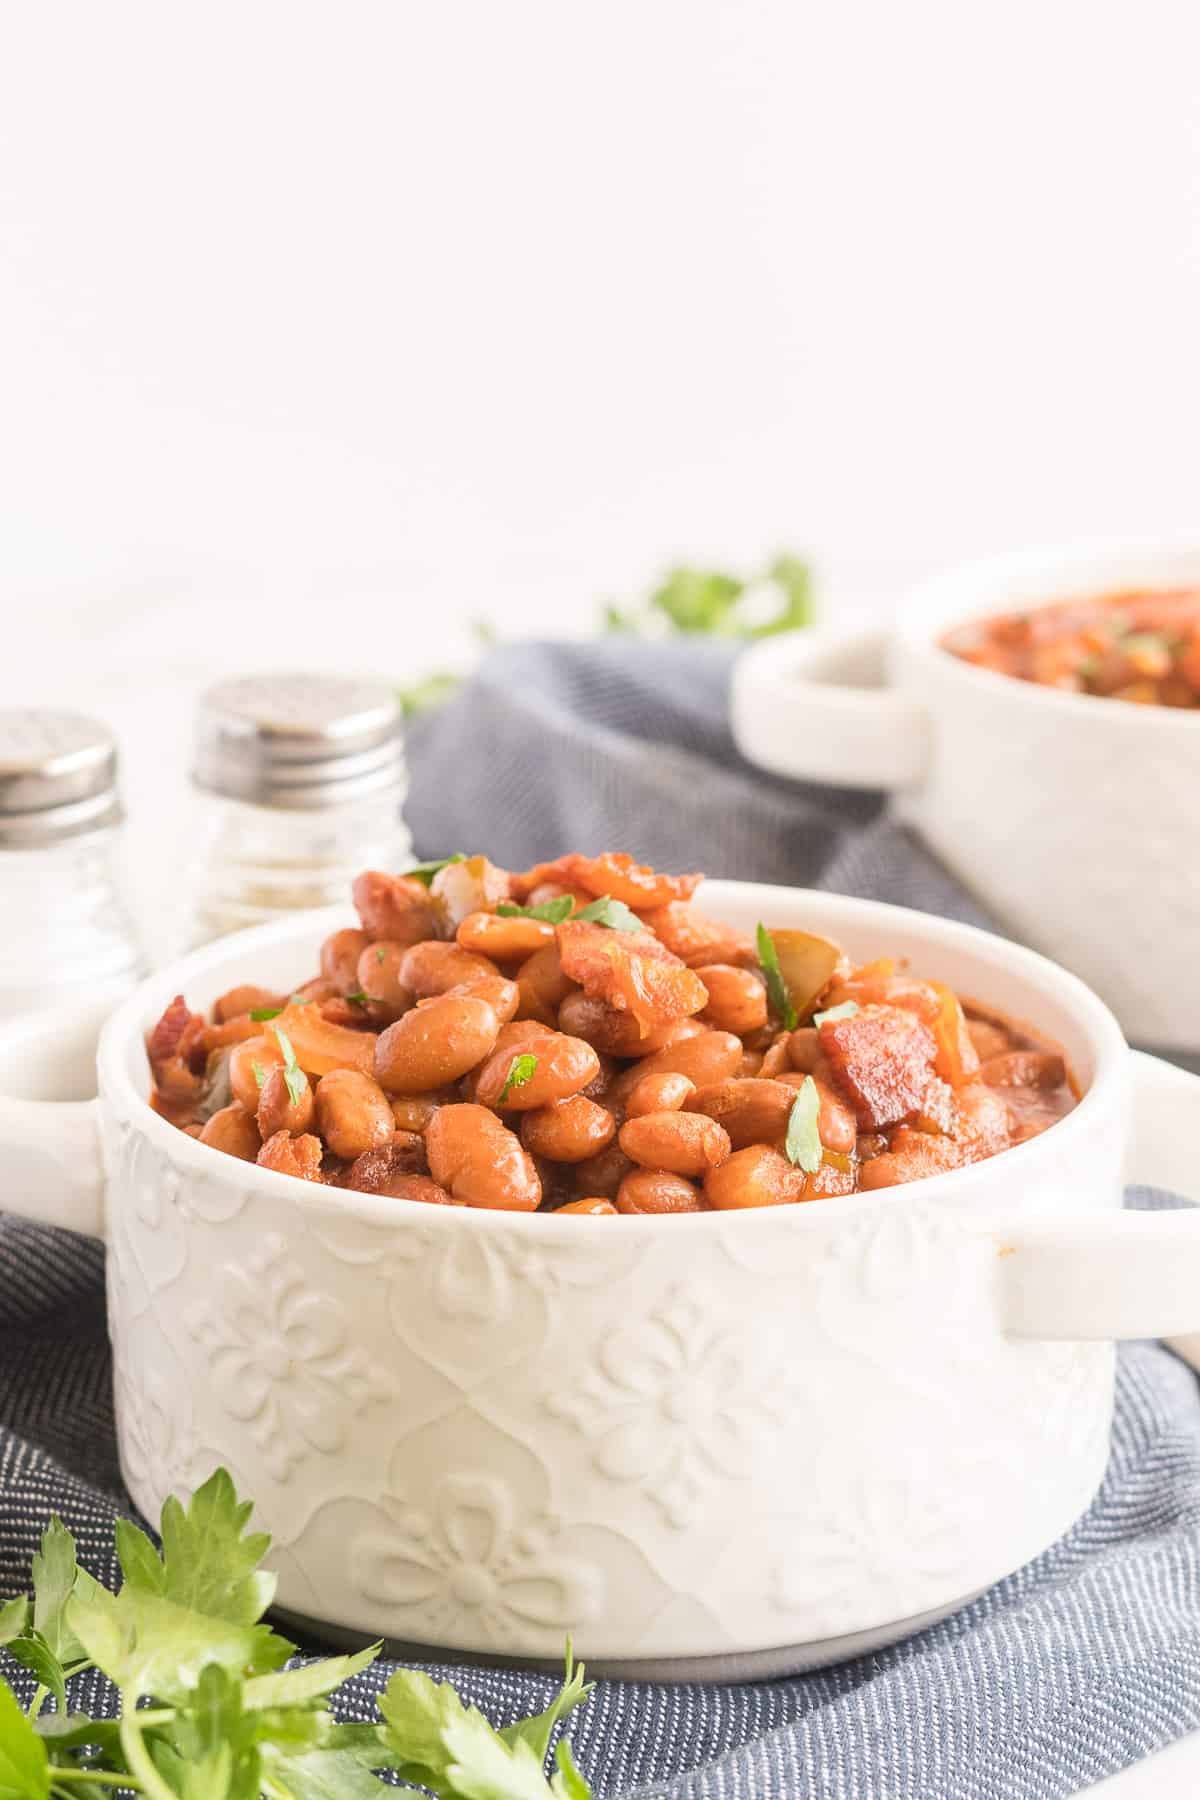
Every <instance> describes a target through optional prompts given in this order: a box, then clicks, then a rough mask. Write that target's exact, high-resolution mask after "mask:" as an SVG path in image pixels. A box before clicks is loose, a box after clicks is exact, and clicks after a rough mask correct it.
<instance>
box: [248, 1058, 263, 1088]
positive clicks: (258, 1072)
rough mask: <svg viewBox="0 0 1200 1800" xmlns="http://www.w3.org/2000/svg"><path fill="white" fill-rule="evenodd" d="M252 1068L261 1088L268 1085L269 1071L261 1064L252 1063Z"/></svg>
mask: <svg viewBox="0 0 1200 1800" xmlns="http://www.w3.org/2000/svg"><path fill="white" fill-rule="evenodd" d="M250 1067H251V1068H252V1069H253V1070H254V1079H255V1081H257V1083H258V1085H259V1087H265V1086H266V1085H267V1071H266V1070H265V1069H264V1068H263V1066H262V1064H261V1063H260V1062H252V1063H251V1064H250Z"/></svg>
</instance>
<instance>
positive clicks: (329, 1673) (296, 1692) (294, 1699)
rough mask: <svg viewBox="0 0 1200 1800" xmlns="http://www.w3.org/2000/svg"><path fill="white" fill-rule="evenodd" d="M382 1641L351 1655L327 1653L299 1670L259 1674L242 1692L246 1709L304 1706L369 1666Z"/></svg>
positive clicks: (259, 1709) (251, 1710)
mask: <svg viewBox="0 0 1200 1800" xmlns="http://www.w3.org/2000/svg"><path fill="white" fill-rule="evenodd" d="M382 1649H383V1645H382V1643H377V1644H370V1645H368V1647H367V1648H366V1649H365V1650H357V1651H355V1652H354V1654H353V1655H352V1656H325V1657H322V1658H321V1659H320V1660H319V1661H316V1662H310V1663H304V1664H302V1665H301V1667H300V1668H297V1669H280V1670H278V1671H277V1672H276V1673H275V1674H273V1675H256V1676H255V1677H254V1679H253V1680H252V1681H248V1682H247V1683H246V1685H245V1688H244V1690H243V1692H242V1705H243V1706H244V1707H245V1709H246V1711H247V1712H261V1711H262V1710H263V1708H264V1707H271V1706H305V1705H307V1704H308V1703H309V1702H310V1701H313V1700H319V1699H321V1698H323V1696H324V1695H326V1694H331V1693H332V1692H333V1690H334V1688H337V1687H341V1685H342V1683H343V1681H349V1679H350V1677H351V1676H352V1675H358V1674H361V1672H362V1670H363V1669H369V1668H370V1666H371V1664H372V1663H373V1662H374V1661H375V1659H376V1657H377V1656H378V1655H379V1652H380V1651H381V1650H382Z"/></svg>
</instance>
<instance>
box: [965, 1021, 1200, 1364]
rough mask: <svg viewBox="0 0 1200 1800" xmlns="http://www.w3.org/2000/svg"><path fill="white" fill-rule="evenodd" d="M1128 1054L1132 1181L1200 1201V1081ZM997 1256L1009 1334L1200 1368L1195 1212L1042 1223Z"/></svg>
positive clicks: (1011, 1234) (1012, 1238)
mask: <svg viewBox="0 0 1200 1800" xmlns="http://www.w3.org/2000/svg"><path fill="white" fill-rule="evenodd" d="M1131 1055H1132V1058H1133V1094H1134V1119H1133V1126H1134V1130H1133V1149H1132V1153H1131V1156H1130V1164H1129V1169H1128V1171H1127V1173H1128V1178H1129V1180H1130V1181H1133V1182H1136V1183H1137V1184H1138V1185H1140V1186H1145V1187H1157V1188H1165V1189H1169V1190H1170V1191H1171V1192H1173V1193H1176V1194H1178V1195H1179V1196H1180V1197H1181V1198H1182V1199H1185V1200H1195V1201H1197V1202H1200V1079H1198V1078H1197V1077H1196V1076H1195V1075H1188V1074H1186V1073H1185V1072H1184V1070H1182V1069H1177V1068H1175V1067H1174V1066H1173V1065H1172V1064H1171V1063H1166V1062H1162V1061H1160V1060H1159V1058H1158V1057H1155V1056H1146V1055H1144V1054H1143V1053H1142V1052H1141V1051H1132V1052H1131ZM997 1248H998V1253H999V1257H1000V1264H999V1268H1000V1307H1001V1318H1002V1322H1003V1325H1004V1329H1005V1330H1006V1331H1008V1332H1009V1333H1010V1334H1011V1335H1012V1336H1014V1337H1034V1338H1145V1337H1165V1338H1168V1339H1170V1341H1171V1345H1172V1348H1173V1349H1176V1350H1178V1351H1179V1352H1180V1354H1181V1355H1183V1356H1185V1357H1186V1358H1187V1360H1188V1361H1189V1362H1193V1363H1196V1364H1197V1365H1198V1366H1200V1206H1197V1207H1196V1208H1195V1209H1193V1208H1191V1207H1180V1208H1178V1209H1177V1210H1174V1211H1164V1212H1101V1213H1071V1214H1065V1215H1059V1216H1057V1217H1053V1216H1045V1215H1043V1216H1042V1217H1040V1218H1030V1219H1026V1220H1021V1221H1019V1222H1016V1223H1014V1225H1013V1226H1012V1228H1011V1229H1009V1230H1005V1231H1002V1232H1001V1233H1000V1234H999V1241H998V1245H997ZM1181 1333H1189V1334H1195V1335H1191V1336H1180V1335H1178V1334H1181Z"/></svg>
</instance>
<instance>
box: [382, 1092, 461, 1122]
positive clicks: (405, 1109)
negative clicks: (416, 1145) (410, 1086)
mask: <svg viewBox="0 0 1200 1800" xmlns="http://www.w3.org/2000/svg"><path fill="white" fill-rule="evenodd" d="M457 1100H458V1091H457V1089H456V1088H452V1087H448V1088H439V1089H437V1090H435V1092H433V1093H432V1094H401V1095H400V1096H399V1097H398V1098H397V1099H395V1100H393V1101H392V1118H393V1120H394V1121H395V1125H396V1130H397V1131H426V1130H428V1127H429V1121H430V1119H432V1117H433V1115H434V1113H435V1112H436V1111H437V1109H438V1107H439V1106H453V1105H455V1104H456V1102H457Z"/></svg>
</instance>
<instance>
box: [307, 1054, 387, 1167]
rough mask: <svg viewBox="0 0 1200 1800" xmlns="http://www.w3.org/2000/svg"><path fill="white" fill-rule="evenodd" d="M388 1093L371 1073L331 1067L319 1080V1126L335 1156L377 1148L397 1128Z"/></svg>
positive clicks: (351, 1154) (359, 1154)
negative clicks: (374, 1079) (365, 1073)
mask: <svg viewBox="0 0 1200 1800" xmlns="http://www.w3.org/2000/svg"><path fill="white" fill-rule="evenodd" d="M395 1128H396V1126H395V1121H394V1119H393V1118H392V1108H391V1104H390V1102H389V1100H388V1097H387V1095H386V1094H385V1093H384V1091H383V1089H382V1088H381V1087H380V1085H379V1083H378V1082H377V1081H372V1079H371V1077H370V1076H369V1075H360V1074H359V1073H358V1071H357V1070H356V1069H331V1070H330V1072H329V1074H328V1075H322V1077H321V1079H320V1081H319V1082H318V1083H317V1130H318V1132H319V1133H320V1135H321V1136H322V1137H323V1138H324V1140H325V1142H326V1143H327V1144H328V1145H329V1148H330V1149H331V1150H332V1151H333V1154H334V1155H335V1156H344V1157H346V1158H347V1159H348V1160H349V1159H351V1158H353V1157H356V1156H361V1155H362V1154H363V1152H364V1151H366V1150H377V1149H378V1148H379V1146H380V1145H381V1144H383V1143H386V1142H387V1140H388V1138H390V1137H391V1135H392V1132H393V1131H394V1130H395Z"/></svg>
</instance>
